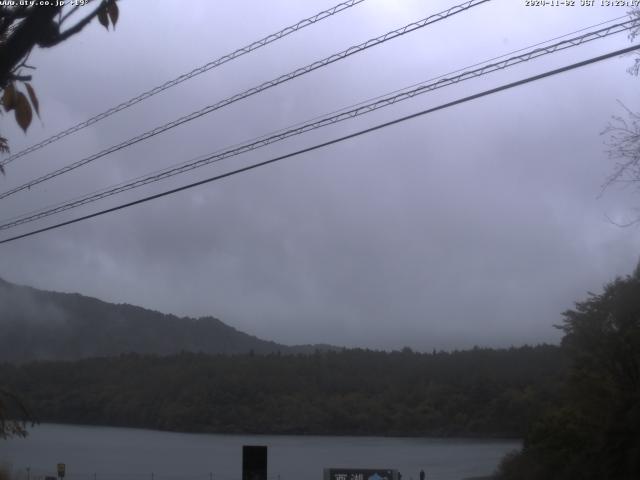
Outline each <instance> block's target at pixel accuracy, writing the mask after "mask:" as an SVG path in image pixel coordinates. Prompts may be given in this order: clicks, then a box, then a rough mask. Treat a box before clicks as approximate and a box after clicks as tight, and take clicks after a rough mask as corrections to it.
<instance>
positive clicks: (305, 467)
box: [0, 424, 520, 480]
mask: <svg viewBox="0 0 640 480" xmlns="http://www.w3.org/2000/svg"><path fill="white" fill-rule="evenodd" d="M242 445H267V446H268V448H269V450H268V470H269V478H270V479H273V480H278V479H280V480H289V479H296V480H307V479H308V480H321V479H322V471H323V468H325V467H355V468H367V467H370V468H394V469H398V470H399V471H400V473H402V479H403V480H417V479H418V472H419V471H420V469H421V468H424V469H425V472H426V473H427V480H461V479H463V478H467V477H474V476H483V475H489V474H491V473H492V472H493V471H494V470H495V468H496V466H497V465H498V463H499V461H500V459H501V458H502V456H503V455H504V454H505V453H507V452H509V451H511V450H514V449H517V448H520V442H518V441H513V440H475V439H474V440H469V439H435V438H385V437H328V436H326V437H325V436H271V435H260V436H258V435H209V434H186V433H169V432H158V431H153V430H137V429H130V428H110V427H89V426H86V427H85V426H70V425H53V424H44V425H38V426H36V427H34V428H33V429H31V430H30V434H29V436H28V437H27V438H26V439H12V440H9V441H2V440H0V464H3V463H4V464H5V465H7V464H8V465H11V467H12V470H13V472H14V477H15V478H16V479H17V480H27V479H29V480H38V478H39V477H41V476H43V475H55V468H56V464H57V463H58V462H64V463H66V468H67V476H66V477H65V480H180V479H184V480H239V479H240V478H241V472H242ZM27 469H28V470H27Z"/></svg>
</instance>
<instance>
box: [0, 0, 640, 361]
mask: <svg viewBox="0 0 640 480" xmlns="http://www.w3.org/2000/svg"><path fill="white" fill-rule="evenodd" d="M267 3H268V5H267ZM331 4H332V2H326V1H314V2H284V1H281V2H255V1H247V2H234V4H233V8H231V6H223V5H222V4H219V3H217V2H216V3H215V4H214V3H213V2H204V1H203V2H192V3H191V4H190V5H191V6H190V8H189V9H185V8H184V5H182V4H178V3H175V2H160V3H159V4H158V10H157V11H154V13H153V15H150V14H149V13H148V12H147V11H146V10H145V9H144V7H143V6H142V5H139V4H136V3H133V2H132V3H131V4H129V3H127V4H126V5H125V4H122V6H121V9H122V15H121V23H119V24H118V29H117V30H116V32H113V33H108V34H107V33H106V32H104V31H103V29H101V28H102V27H99V26H98V25H92V26H91V27H90V29H89V30H88V31H87V32H86V33H85V32H83V34H82V36H81V37H77V38H76V39H73V40H71V41H69V42H68V44H65V45H63V46H61V47H59V48H56V49H54V50H51V51H45V52H37V53H36V54H34V56H33V60H32V62H33V63H35V64H36V65H37V66H38V70H37V72H36V75H37V76H36V80H35V82H34V83H35V85H36V87H37V88H38V92H39V94H40V97H41V103H42V109H43V124H44V125H43V126H39V125H35V126H34V127H32V128H31V129H30V131H29V134H28V135H27V136H26V137H25V136H24V135H22V133H21V132H19V131H18V130H17V128H13V127H12V126H11V124H10V122H7V121H5V122H3V131H6V133H7V135H9V137H10V139H11V142H12V146H13V149H14V151H17V150H19V149H20V148H21V147H22V146H26V145H28V144H31V143H32V142H35V141H37V140H38V139H40V138H44V137H46V136H48V135H50V134H52V133H55V132H56V131H57V130H59V129H60V128H61V127H63V126H66V125H69V124H72V123H74V122H76V121H80V120H82V119H84V118H87V117H88V116H90V115H92V114H95V113H97V112H99V111H101V110H103V109H104V108H106V107H108V106H111V105H113V104H116V103H118V102H120V101H122V100H123V99H125V98H128V97H129V96H132V95H135V94H137V93H139V92H141V91H143V90H145V89H148V88H150V87H152V86H155V85H157V84H159V83H162V82H163V81H165V80H167V79H169V78H172V77H175V76H176V75H177V74H179V73H182V72H184V71H187V70H189V69H191V68H193V67H194V66H196V65H199V64H202V63H205V62H206V61H208V60H210V59H211V58H214V57H216V56H218V55H221V54H224V53H226V52H228V51H230V50H232V49H234V48H236V47H238V46H240V45H243V44H246V43H248V42H249V41H251V40H254V39H256V38H258V37H260V36H261V35H264V34H266V33H268V32H270V31H275V30H277V29H278V28H280V27H282V26H283V25H286V24H290V23H293V22H295V21H297V20H298V19H300V18H302V17H304V16H306V15H309V14H311V13H312V12H314V11H318V10H320V9H321V8H326V7H328V6H330V5H331ZM447 5H448V2H444V1H439V2H429V3H428V4H426V3H425V2H418V1H411V2H402V3H397V2H393V3H391V2H382V1H369V2H365V4H364V5H363V6H360V7H356V8H354V9H352V10H351V11H349V12H348V13H345V14H344V15H342V16H340V17H336V18H335V19H332V20H329V21H327V22H326V23H323V24H321V25H318V26H315V27H312V28H310V29H307V30H306V31H304V32H301V33H299V34H297V35H296V36H294V37H291V38H289V39H287V40H284V41H282V42H281V43H278V44H276V45H273V46H271V47H268V48H266V49H263V50H262V51H260V52H259V53H256V54H255V55H254V54H252V55H249V56H247V57H245V58H243V59H241V60H239V61H238V62H233V63H231V64H228V65H226V66H225V67H223V68H221V69H218V70H216V71H213V72H210V73H208V74H206V75H203V76H201V77H199V78H198V79H195V80H193V81H191V82H187V83H185V84H184V85H182V86H181V87H178V88H175V89H172V90H170V91H168V92H165V93H163V94H161V95H158V96H157V97H154V98H153V99H151V100H150V101H149V102H145V103H144V104H142V105H140V106H138V107H135V108H132V109H130V110H128V111H127V112H123V113H121V114H118V115H116V116H114V117H112V118H110V119H109V120H107V121H105V122H103V123H101V124H98V125H96V126H95V127H94V128H91V129H87V130H85V131H83V132H82V133H81V134H78V135H76V136H73V137H70V138H68V139H65V140H64V141H61V142H59V143H58V144H55V145H52V146H51V147H49V148H47V149H43V150H42V151H40V152H38V153H37V154H34V155H32V156H30V157H29V158H24V159H22V160H21V161H16V162H15V163H14V164H12V165H11V168H10V170H9V175H8V177H7V178H6V179H3V180H2V181H3V189H4V188H5V185H6V186H7V187H9V186H13V185H17V184H19V182H22V181H25V180H26V179H29V178H31V177H32V176H34V175H38V174H42V173H44V172H46V171H49V170H51V169H53V168H57V167H59V166H61V165H64V164H66V163H68V162H70V161H73V160H76V159H78V158H81V157H82V156H85V155H87V154H90V153H93V152H94V151H97V150H99V149H102V148H105V147H108V146H110V145H112V144H113V143H116V142H119V141H122V140H123V139H125V138H129V137H131V136H133V135H135V134H137V133H140V132H142V131H144V130H146V129H148V128H151V127H153V126H156V125H158V124H160V123H162V122H164V121H167V120H171V119H173V118H175V117H177V116H179V115H182V114H185V113H188V112H190V111H192V110H195V109H197V108H199V107H201V106H202V105H203V104H205V103H207V104H209V103H213V102H215V101H217V100H219V99H221V98H224V97H226V96H228V95H231V94H233V93H235V92H237V91H239V90H240V89H243V88H247V87H250V86H252V85H255V84H257V83H259V82H262V81H264V80H268V79H270V78H272V77H274V76H276V75H279V74H281V73H285V72H287V71H289V70H292V69H293V68H295V67H298V66H301V65H304V64H306V63H309V62H310V61H312V60H314V59H317V58H320V57H322V56H324V55H327V54H330V53H332V52H335V51H338V50H340V49H342V48H344V47H345V46H347V45H350V44H354V43H359V42H360V41H363V40H365V39H368V38H371V37H373V36H376V35H378V34H379V33H381V32H383V31H386V30H389V29H391V28H395V27H397V26H400V25H402V24H404V23H407V22H409V21H411V20H415V19H418V18H421V17H424V16H426V15H428V14H429V13H433V12H435V11H438V10H440V9H443V8H445V6H447ZM569 10H570V9H565V10H563V11H561V9H555V10H554V9H551V8H550V9H537V10H536V9H527V8H525V7H523V6H522V5H520V3H518V2H503V1H496V2H492V3H491V4H489V5H486V6H483V7H478V9H476V10H474V11H472V12H469V13H468V14H465V15H461V16H459V17H458V18H454V19H451V20H450V21H447V22H441V23H440V24H437V25H434V26H433V28H429V29H424V30H422V31H420V32H416V33H415V34H411V35H408V36H407V37H405V38H402V39H398V40H395V41H393V42H390V43H389V44H388V45H385V46H383V47H379V48H376V49H373V50H371V51H370V52H368V53H366V54H361V55H359V56H356V57H353V58H352V59H350V60H347V61H344V62H341V63H339V64H335V65H333V66H331V67H328V68H326V69H323V70H321V71H318V72H315V73H313V74H311V75H309V76H306V77H304V78H300V79H297V80H295V81H293V82H289V83H288V84H286V85H283V86H280V87H277V88H275V89H272V90H271V91H268V92H264V93H263V94H260V95H258V96H256V97H253V98H251V99H248V100H246V101H243V102H239V103H238V104H235V105H233V106H231V107H229V108H228V109H225V110H224V111H220V112H217V113H214V114H212V115H210V116H207V117H205V118H203V119H201V120H198V121H196V122H193V123H191V124H189V125H188V126H184V127H180V128H178V129H175V130H173V131H171V132H168V133H167V134H165V135H162V136H160V137H158V138H156V139H154V140H152V141H149V142H145V143H144V144H140V145H137V146H135V147H132V148H130V149H127V150H124V151H122V152H118V153H117V154H115V155H113V156H111V157H108V158H105V159H101V160H100V161H98V162H96V163H95V164H94V165H92V166H90V167H86V168H85V169H81V170H78V171H77V172H74V173H73V174H71V175H69V176H68V177H63V178H60V179H58V180H56V181H52V182H50V183H49V184H48V185H42V186H41V187H38V188H34V189H33V190H31V191H30V192H24V193H23V194H20V195H16V196H15V197H14V198H10V199H6V202H5V201H3V204H4V206H5V208H4V209H3V210H2V212H3V215H2V216H3V218H6V217H9V216H12V215H15V214H18V213H22V212H24V211H27V210H30V209H33V208H37V207H39V206H42V205H44V204H49V203H53V202H58V201H62V200H65V199H67V198H69V197H72V196H74V195H80V194H84V193H86V192H88V191H91V190H92V189H96V188H102V187H104V186H107V185H110V184H112V183H115V182H119V181H123V180H125V179H128V178H130V177H133V176H136V175H141V174H144V173H146V172H149V171H152V170H156V169H159V168H162V167H164V166H168V165H171V164H173V163H176V162H178V161H182V160H186V159H188V158H191V157H194V156H196V155H200V154H202V153H206V152H209V151H213V150H216V149H219V148H222V147H224V146H227V145H230V144H233V143H235V142H239V141H243V140H246V139H248V138H251V137H253V136H256V135H260V134H262V133H265V132H267V131H272V130H274V129H277V128H281V127H283V126H286V125H289V124H292V123H295V122H298V121H301V120H305V119H308V118H310V117H312V116H314V115H318V114H322V113H325V112H328V111H331V110H333V109H335V108H338V107H342V106H345V105H348V104H350V103H354V102H356V101H360V100H362V99H365V98H368V97H371V96H374V95H378V94H381V93H384V92H387V91H390V90H393V89H396V88H400V87H403V86H405V85H408V84H411V83H414V82H417V81H422V80H426V79H428V78H431V77H433V76H435V75H438V74H442V73H446V72H447V71H450V70H453V69H456V68H460V67H462V66H465V65H469V64H472V63H475V62H477V61H479V60H483V59H485V58H488V57H491V56H494V55H497V54H501V53H504V52H506V51H508V50H511V49H515V48H520V47H522V46H526V45H529V44H532V43H536V42H538V41H540V40H545V39H548V38H551V37H554V36H557V35H560V34H564V33H567V32H569V31H573V30H576V29H578V28H581V27H583V26H585V25H588V24H593V23H597V22H599V21H603V20H605V19H608V18H609V17H613V16H616V15H621V14H623V13H624V12H621V11H620V12H619V11H616V12H613V11H610V10H607V9H603V8H595V9H587V8H583V9H580V8H576V9H574V10H571V11H570V12H569ZM489 24H490V25H491V28H490V29H487V28H486V27H487V25H489ZM626 45H628V42H627V40H626V39H625V38H624V36H618V37H616V38H614V39H609V40H606V41H604V42H602V43H594V44H590V45H587V46H584V47H582V48H581V49H580V50H575V51H574V50H571V51H567V52H564V53H562V54H560V55H559V56H558V57H554V58H549V59H546V60H540V61H538V62H535V63H532V64H531V65H525V66H520V67H518V68H517V69H515V70H514V71H513V72H506V71H505V72H503V73H498V74H493V75H492V76H490V77H487V78H486V79H478V80H474V81H472V82H468V83H465V84H460V85H457V86H455V87H451V88H448V89H443V90H440V91H437V92H433V94H429V95H425V96H423V97H421V98H417V99H415V100H413V101H411V102H409V103H407V104H406V105H397V106H394V107H393V108H391V109H389V110H387V111H381V112H377V113H375V114H372V116H371V118H362V119H360V120H358V121H355V122H352V123H345V124H342V125H338V126H333V127H331V128H329V129H327V130H326V131H319V132H314V133H312V134H309V135H308V136H306V137H303V138H298V139H294V140H291V141H288V142H286V143H285V144H282V145H274V146H272V147H269V148H267V149H265V150H264V151H263V150H261V151H259V152H254V153H252V154H249V155H246V156H244V157H242V158H237V159H233V160H228V161H225V162H224V163H223V164H221V165H217V166H213V167H207V168H205V169H202V170H201V171H196V172H193V173H192V174H190V175H187V176H185V177H183V178H176V179H173V180H170V181H166V182H164V183H162V184H158V185H155V186H153V187H150V188H145V189H141V190H139V191H135V192H130V193H128V194H126V195H123V197H121V198H118V199H113V200H109V201H105V202H104V203H101V204H99V205H94V206H92V207H91V208H87V209H81V210H79V211H76V212H74V213H73V214H69V215H61V217H60V218H61V219H64V218H71V217H72V216H75V215H77V214H79V213H81V212H82V213H86V212H89V211H93V209H94V208H98V206H100V207H105V206H108V205H113V204H116V203H119V202H121V201H124V200H125V199H133V198H138V197H139V196H142V195H143V194H145V193H151V192H155V191H159V190H160V189H161V188H167V187H169V186H173V185H179V184H183V183H187V182H188V181H190V180H193V179H196V178H202V177H204V176H207V175H212V174H213V173H215V172H222V171H226V170H228V169H231V168H234V166H236V165H242V164H247V163H249V162H251V161H256V160H262V159H265V158H268V157H269V156H273V155H277V154H280V153H286V152H289V151H292V150H294V149H297V148H302V147H304V146H307V145H311V144H313V143H314V142H316V141H321V140H326V139H329V138H332V137H333V136H338V135H341V134H344V133H346V132H351V131H355V130H357V129H360V128H364V127H365V126H368V125H372V124H375V123H377V122H380V121H384V120H388V119H390V118H393V117H395V116H399V115H401V114H406V113H411V112H414V111H417V110H419V109H421V108H426V107H428V106H434V105H437V104H439V103H442V102H445V101H448V100H451V99H454V98H458V97H460V96H462V95H468V94H469V93H472V92H476V91H480V90H481V89H483V88H489V87H491V86H495V85H497V84H499V83H503V82H507V81H512V80H514V79H517V78H521V77H524V76H526V75H529V74H533V73H537V72H539V71H542V70H546V69H551V68H554V67H557V66H559V65H562V64H564V63H568V62H571V61H576V60H578V59H583V58H587V57H589V56H593V55H596V54H599V53H603V52H605V51H607V50H609V49H613V48H621V47H623V46H626ZM630 63H631V58H629V57H626V58H622V59H616V60H612V61H609V62H606V63H603V64H600V65H596V66H592V67H589V68H588V69H585V70H582V71H578V72H572V73H568V74H566V75H563V76H560V77H557V78H553V79H547V80H544V81H541V82H538V83H535V84H533V85H528V86H525V87H520V88H518V89H515V90H512V91H509V92H504V93H501V94H499V95H495V96H491V97H489V98H485V99H482V100H478V101H476V102H473V103H468V104H465V105H461V106H458V107H455V108H451V109H448V110H445V111H441V112H438V113H436V114H433V115H430V116H427V117H424V118H421V119H418V120H415V121H412V122H410V123H406V124H402V125H398V126H395V127H392V128H389V129H386V130H384V131H381V132H378V133H376V134H373V135H369V136H367V137H361V138H359V139H357V140H353V141H349V142H346V143H343V144H340V145H336V146H332V147H329V148H327V149H324V150H322V151H317V152H314V153H312V154H307V155H304V156H301V157H297V158H294V159H290V160H287V161H285V162H283V163H281V164H277V165H274V166H270V167H267V168H265V169H261V170H258V171H254V172H251V173H247V174H243V175H240V176H236V177H233V178H230V179H227V180H225V181H222V182H219V183H217V184H213V185H209V186H205V187H200V188H198V189H194V190H192V191H189V192H183V193H181V194H179V195H176V196H173V197H168V198H164V199H162V200H159V201H157V202H154V203H152V204H147V205H143V206H139V207H135V208H132V209H129V210H126V211H122V212H119V213H117V214H113V215H109V216H105V217H101V218H100V219H95V220H91V221H88V222H84V223H81V224H77V225H74V226H71V227H68V228H65V229H61V230H58V231H55V232H50V233H47V234H44V235H41V236H38V237H34V238H30V239H25V240H23V241H20V242H16V243H13V244H9V245H4V246H3V247H2V254H1V255H0V272H1V273H0V275H2V276H4V277H6V278H7V279H8V280H12V281H16V282H20V283H25V284H29V285H33V286H37V287H39V288H45V289H55V290H61V291H77V292H80V293H83V294H87V295H93V296H97V297H100V298H102V299H104V300H107V301H115V302H127V303H132V304H139V305H142V306H146V307H150V308H154V309H157V310H161V311H165V312H170V313H176V314H179V315H191V316H198V315H209V314H211V315H215V316H218V317H219V318H221V319H222V320H223V321H226V322H227V323H229V324H231V325H233V326H234V327H236V328H239V329H241V330H245V331H247V332H249V333H252V334H256V335H258V336H261V337H264V338H268V339H273V340H276V341H281V342H290V343H314V342H330V343H336V344H346V345H357V346H363V347H382V348H398V347H401V346H403V345H410V346H412V347H414V348H418V349H431V348H462V347H468V346H471V345H474V344H479V345H491V346H508V345H511V344H523V343H535V342H539V341H557V340H558V338H559V333H558V332H557V331H556V330H555V329H554V328H553V324H557V323H558V322H559V321H560V313H561V312H562V311H563V310H565V309H566V308H569V307H571V306H572V304H573V302H574V301H575V300H579V299H581V298H583V297H584V295H585V294H586V292H587V291H588V290H598V289H599V288H600V286H601V285H602V284H603V283H605V282H606V281H608V280H610V279H612V278H613V277H614V276H616V275H622V274H626V273H627V272H629V271H631V269H632V268H633V266H634V264H635V262H636V261H637V259H638V247H637V246H638V240H640V236H639V234H638V230H637V229H620V228H618V227H615V226H614V225H612V224H611V223H610V222H608V221H607V220H606V215H609V216H612V217H614V218H619V217H621V216H624V215H628V214H631V213H632V207H633V205H635V204H637V201H638V199H637V197H636V196H634V194H633V192H629V191H622V190H618V189H613V190H611V191H609V192H607V193H606V195H604V197H602V198H597V196H598V194H599V192H600V186H601V184H602V182H603V180H604V177H605V175H606V173H607V172H608V170H609V168H610V165H611V164H610V162H609V161H608V160H607V158H606V154H605V147H604V145H603V138H602V137H601V136H600V135H599V133H600V132H601V131H602V129H603V127H604V126H605V124H606V122H607V120H608V118H609V117H610V115H612V114H619V113H620V109H619V107H618V105H617V104H616V99H620V100H621V101H623V102H625V103H626V104H628V105H629V106H633V105H635V104H637V102H638V100H639V98H638V93H637V91H638V89H637V82H638V80H637V79H636V78H633V77H630V76H628V75H626V73H625V69H626V67H627V66H628V65H629V64H630ZM5 125H6V126H5Z"/></svg>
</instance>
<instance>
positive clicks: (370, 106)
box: [0, 20, 640, 230]
mask: <svg viewBox="0 0 640 480" xmlns="http://www.w3.org/2000/svg"><path fill="white" fill-rule="evenodd" d="M639 23H640V22H638V21H637V20H628V21H626V22H622V23H619V24H615V25H611V26H609V27H606V28H602V29H600V30H596V31H593V32H588V33H586V34H583V35H580V36H577V37H573V38H570V39H567V40H564V41H561V42H557V43H555V44H552V45H548V46H546V47H542V48H537V49H533V50H530V51H528V52H526V53H524V54H522V55H518V56H513V57H509V58H506V59H505V60H502V61H500V62H496V63H490V64H486V65H484V66H482V67H480V68H477V69H474V70H469V71H464V72H463V73H461V74H460V75H456V76H446V75H443V76H440V77H437V81H434V82H431V83H423V84H420V85H419V86H418V87H416V88H412V89H411V90H408V91H407V90H404V91H401V93H396V92H393V93H392V94H390V95H387V96H384V97H377V99H375V100H374V101H373V102H370V103H366V104H359V106H357V107H356V108H353V109H351V110H347V111H341V112H340V113H338V114H335V115H332V114H329V115H326V116H324V117H320V119H319V120H315V119H314V120H311V121H309V122H306V123H302V124H298V125H296V126H293V127H289V128H288V129H283V130H280V131H278V132H275V133H273V134H271V135H269V136H262V137H259V138H257V139H254V140H250V141H248V142H245V143H241V144H238V145H236V146H233V147H230V148H226V149H221V150H219V151H217V152H214V153H211V154H208V155H203V156H200V157H198V158H197V159H194V160H191V161H188V162H184V163H182V164H179V165H177V166H173V167H169V168H166V169H164V170H160V171H158V172H155V173H152V174H148V175H146V176H141V177H138V178H136V179H133V180H130V181H128V182H123V183H121V184H118V185H116V186H113V187H109V188H107V189H103V190H100V191H98V192H94V193H90V194H87V195H85V196H82V197H79V198H76V199H73V200H70V201H67V202H64V203H61V204H58V205H55V206H52V207H45V208H44V209H40V210H38V211H35V212H30V213H27V214H23V215H20V216H18V217H14V218H12V219H8V220H5V221H4V222H5V223H2V224H0V230H7V229H9V228H13V227H16V226H18V225H23V224H25V223H30V222H33V221H36V220H40V219H43V218H46V217H49V216H51V215H54V214H57V213H61V212H64V211H67V210H70V209H73V208H77V207H79V206H82V205H86V204H88V203H93V202H95V201H98V200H101V199H103V198H106V197H110V196H113V195H116V194H119V193H123V192H125V191H128V190H132V189H134V188H138V187H141V186H144V185H147V184H150V183H155V182H157V181H160V180H163V179H166V178H169V177H172V176H175V175H179V174H181V173H185V172H187V171H190V170H194V169H196V168H200V167H203V166H205V165H208V164H211V163H216V162H219V161H221V160H224V159H226V158H230V157H234V156H237V155H240V154H243V153H247V152H249V151H253V150H256V149H259V148H262V147H265V146H267V145H270V144H273V143H276V142H279V141H282V140H285V139H287V138H290V137H293V136H296V135H301V134H303V133H307V132H309V131H312V130H316V129H318V128H322V127H325V126H327V125H332V124H335V123H338V122H342V121H344V120H348V119H351V118H355V117H358V116H361V115H364V114H367V113H370V112H373V111H375V110H378V109H381V108H384V107H388V106H390V105H393V104H395V103H398V102H401V101H404V100H408V99H411V98H413V97H415V96H417V95H421V94H424V93H427V92H430V91H433V90H436V89H439V88H443V87H446V86H449V85H453V84H457V83H459V82H463V81H465V80H470V79H472V78H477V77H480V76H483V75H487V74H489V73H493V72H495V71H498V70H503V69H505V68H508V67H512V66H514V65H518V64H520V63H524V62H528V61H530V60H533V59H536V58H539V57H541V56H543V55H549V54H552V53H555V52H558V51H561V50H565V49H567V48H572V47H576V46H579V45H582V44H584V43H587V42H590V41H593V40H597V39H602V38H605V37H607V36H610V35H614V34H617V33H620V32H623V31H626V30H629V29H631V28H635V27H637V25H638V24H639Z"/></svg>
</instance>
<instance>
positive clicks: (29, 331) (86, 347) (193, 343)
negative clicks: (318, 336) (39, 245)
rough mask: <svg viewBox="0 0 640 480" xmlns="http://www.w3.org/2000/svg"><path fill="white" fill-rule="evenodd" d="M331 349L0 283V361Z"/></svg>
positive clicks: (217, 322)
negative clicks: (281, 340)
mask: <svg viewBox="0 0 640 480" xmlns="http://www.w3.org/2000/svg"><path fill="white" fill-rule="evenodd" d="M332 348H335V347H331V346H328V345H301V346H287V345H281V344H278V343H275V342H271V341H266V340H261V339H259V338H257V337H255V336H252V335H248V334H246V333H243V332H240V331H238V330H236V329H235V328H233V327H230V326H229V325H226V324H225V323H223V322H221V321H220V320H218V319H217V318H214V317H202V318H188V317H187V318H180V317H177V316H175V315H167V314H163V313H160V312H156V311H153V310H147V309H145V308H141V307H136V306H133V305H128V304H113V303H107V302H103V301H101V300H98V299H96V298H91V297H86V296H83V295H80V294H77V293H72V294H69V293H57V292H50V291H44V290H38V289H35V288H31V287H26V286H21V285H15V284H12V283H9V282H7V281H5V280H2V279H0V361H6V362H15V363H22V362H27V361H33V360H76V359H80V358H88V357H102V356H113V355H120V354H123V353H131V352H135V353H144V354H158V355H171V354H175V353H179V352H182V351H185V352H201V353H209V354H240V353H250V352H254V353H256V354H267V353H275V352H281V353H311V352H314V351H315V350H316V349H319V350H327V349H332Z"/></svg>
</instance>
